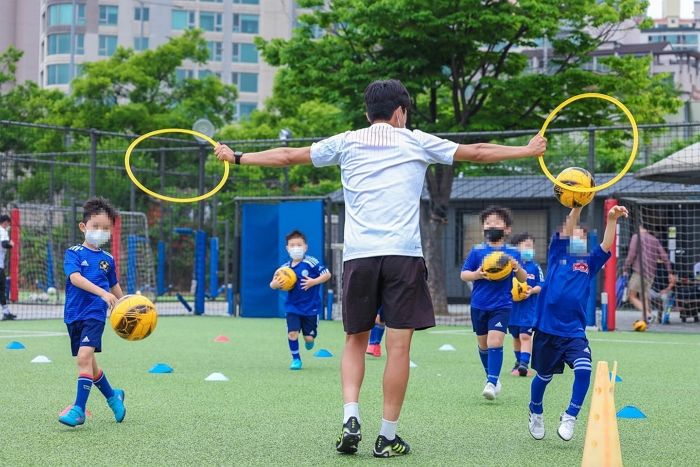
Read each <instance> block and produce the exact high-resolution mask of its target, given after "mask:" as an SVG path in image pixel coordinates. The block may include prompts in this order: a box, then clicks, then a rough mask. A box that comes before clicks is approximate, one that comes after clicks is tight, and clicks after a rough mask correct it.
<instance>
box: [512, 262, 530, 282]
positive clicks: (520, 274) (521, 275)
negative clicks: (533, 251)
mask: <svg viewBox="0 0 700 467" xmlns="http://www.w3.org/2000/svg"><path fill="white" fill-rule="evenodd" d="M511 263H512V264H513V272H515V277H516V278H517V279H518V280H519V281H520V282H527V271H525V268H524V267H522V266H521V265H520V263H519V262H518V260H517V259H515V258H513V259H512V260H511Z"/></svg>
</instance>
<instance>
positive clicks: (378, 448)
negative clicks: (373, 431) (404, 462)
mask: <svg viewBox="0 0 700 467" xmlns="http://www.w3.org/2000/svg"><path fill="white" fill-rule="evenodd" d="M409 452H411V446H409V445H408V443H407V442H406V441H404V440H402V439H401V437H400V436H399V435H396V438H394V439H392V440H388V439H386V438H385V437H384V436H382V435H379V436H378V437H377V441H376V442H375V443H374V451H372V454H373V455H374V457H392V456H403V455H405V454H408V453H409Z"/></svg>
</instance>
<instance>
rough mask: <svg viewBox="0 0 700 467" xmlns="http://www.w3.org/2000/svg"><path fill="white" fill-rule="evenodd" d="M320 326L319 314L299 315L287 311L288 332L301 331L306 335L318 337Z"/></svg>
mask: <svg viewBox="0 0 700 467" xmlns="http://www.w3.org/2000/svg"><path fill="white" fill-rule="evenodd" d="M317 328H318V315H310V316H306V315H298V314H296V313H287V332H292V331H296V332H299V331H301V332H302V333H303V334H304V335H305V336H311V337H314V338H315V337H316V329H317Z"/></svg>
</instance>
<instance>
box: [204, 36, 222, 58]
mask: <svg viewBox="0 0 700 467" xmlns="http://www.w3.org/2000/svg"><path fill="white" fill-rule="evenodd" d="M207 48H208V49H209V60H211V61H214V62H220V61H221V49H222V44H221V42H216V41H209V42H207Z"/></svg>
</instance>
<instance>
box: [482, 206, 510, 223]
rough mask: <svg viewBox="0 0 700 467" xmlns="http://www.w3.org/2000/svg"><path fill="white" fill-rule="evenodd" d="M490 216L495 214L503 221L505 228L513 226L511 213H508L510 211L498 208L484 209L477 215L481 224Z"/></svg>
mask: <svg viewBox="0 0 700 467" xmlns="http://www.w3.org/2000/svg"><path fill="white" fill-rule="evenodd" d="M492 214H495V215H496V216H498V217H500V218H501V219H503V222H505V224H506V227H510V226H511V225H513V213H511V212H510V209H508V208H502V207H500V206H489V207H487V208H486V209H484V210H483V211H481V214H479V220H480V221H481V223H482V224H483V223H484V221H485V220H486V218H487V217H489V216H490V215H492Z"/></svg>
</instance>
